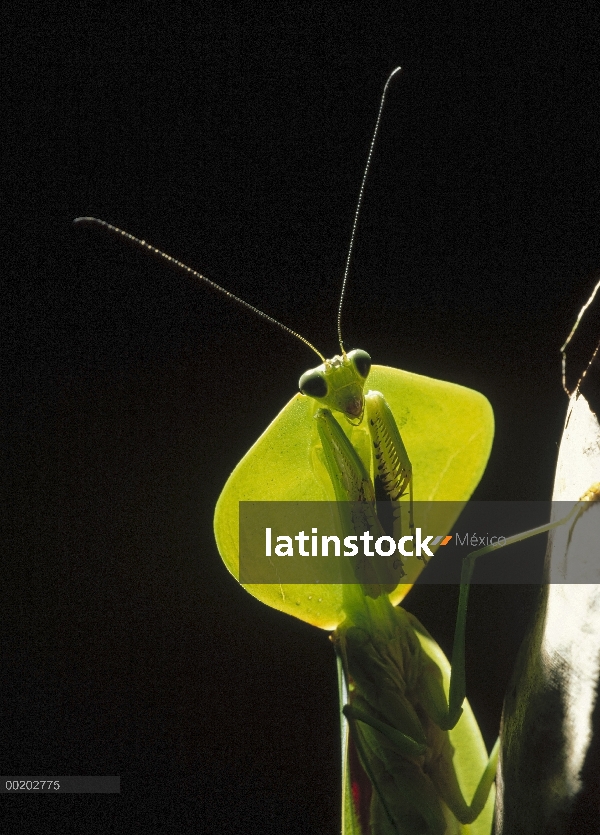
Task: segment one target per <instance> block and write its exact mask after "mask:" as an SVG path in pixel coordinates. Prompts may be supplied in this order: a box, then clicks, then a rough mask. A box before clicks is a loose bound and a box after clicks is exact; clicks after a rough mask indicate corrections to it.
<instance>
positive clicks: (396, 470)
mask: <svg viewBox="0 0 600 835" xmlns="http://www.w3.org/2000/svg"><path fill="white" fill-rule="evenodd" d="M365 404H366V409H367V421H368V427H369V432H370V435H371V441H372V443H373V455H374V467H373V469H374V471H375V493H376V495H377V499H378V500H380V499H389V500H390V501H391V502H392V504H393V506H394V537H395V538H396V539H397V538H399V537H400V536H401V530H400V507H399V504H398V503H399V501H400V499H401V498H402V496H405V495H406V493H407V491H408V493H409V507H408V518H409V529H410V533H411V534H412V533H413V530H414V520H413V474H412V464H411V463H410V458H409V457H408V453H407V451H406V447H405V446H404V442H403V440H402V436H401V435H400V431H399V430H398V426H397V425H396V421H395V420H394V416H393V415H392V411H391V409H390V407H389V406H388V404H387V402H386V399H385V397H384V396H383V394H381V392H379V391H369V392H367V394H366V395H365ZM419 559H422V560H423V561H424V562H426V560H425V557H419Z"/></svg>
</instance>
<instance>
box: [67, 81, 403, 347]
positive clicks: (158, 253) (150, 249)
mask: <svg viewBox="0 0 600 835" xmlns="http://www.w3.org/2000/svg"><path fill="white" fill-rule="evenodd" d="M400 70H401V67H396V69H395V70H393V71H392V72H391V73H390V75H389V76H388V79H387V81H386V82H385V86H384V88H383V93H382V95H381V101H380V103H379V111H378V113H377V120H376V122H375V130H374V131H373V137H372V139H371V144H370V146H369V154H368V156H367V164H366V166H365V171H364V174H363V178H362V182H361V185H360V191H359V193H358V202H357V204H356V211H355V213H354V222H353V224H352V234H351V235H350V246H349V247H348V256H347V258H346V267H345V269H344V278H343V281H342V291H341V294H340V304H339V307H338V315H337V330H338V339H339V343H340V350H341V352H342V355H343V356H344V357H345V356H346V351H345V350H344V343H343V342H342V304H343V302H344V295H345V293H346V285H347V283H348V271H349V269H350V259H351V258H352V251H353V249H354V239H355V237H356V229H357V226H358V216H359V214H360V209H361V206H362V201H363V196H364V192H365V183H366V181H367V175H368V173H369V168H370V166H371V158H372V156H373V149H374V147H375V140H376V139H377V134H378V132H379V124H380V122H381V114H382V112H383V105H384V103H385V97H386V94H387V91H388V87H389V86H390V82H391V80H392V78H393V77H394V76H395V75H396V73H398V72H400ZM73 225H74V226H84V227H85V226H88V227H92V228H94V229H99V230H101V231H103V232H108V233H109V235H113V236H115V237H117V238H121V239H123V240H124V241H127V243H130V244H132V245H133V246H134V247H137V248H138V249H141V250H142V251H144V252H146V253H148V254H150V255H153V256H154V257H155V258H158V260H159V261H163V262H164V263H166V264H168V265H169V266H170V267H172V268H174V269H176V270H177V271H178V272H182V273H184V274H185V275H188V276H190V277H191V278H195V279H197V280H198V281H203V282H205V283H206V284H208V285H209V287H212V288H213V290H218V291H219V292H220V293H223V294H224V295H225V296H227V297H228V298H229V299H231V300H232V301H234V302H237V303H238V304H240V305H241V306H242V307H245V308H247V309H248V310H251V311H252V312H253V313H256V314H257V316H260V317H261V318H262V319H266V320H267V322H272V323H273V324H274V325H277V326H278V327H280V328H281V329H282V330H284V331H286V332H287V333H289V334H291V335H292V336H295V337H296V339H299V340H300V342H303V343H304V344H305V345H307V346H308V347H309V348H310V349H311V351H314V352H315V354H316V355H317V356H318V357H319V359H320V360H321V362H325V361H326V360H325V357H324V356H323V354H322V353H321V352H320V351H317V349H316V348H315V346H314V345H313V344H312V343H310V342H309V341H308V339H305V338H304V337H303V336H302V335H301V334H299V333H297V332H296V331H294V330H292V329H291V328H288V326H287V325H284V324H283V323H282V322H279V321H278V320H277V319H275V318H274V317H273V316H269V314H268V313H264V312H263V311H262V310H259V308H258V307H254V305H253V304H250V303H249V302H247V301H244V299H241V298H240V297H239V296H236V295H235V294H234V293H231V292H230V291H229V290H226V289H225V288H224V287H221V285H220V284H217V283H216V282H215V281H211V279H210V278H207V277H206V276H205V275H202V274H201V273H199V272H197V270H193V269H192V268H191V267H188V266H187V265H186V264H184V263H183V262H182V261H178V260H177V259H176V258H173V256H171V255H167V253H166V252H163V251H162V250H160V249H157V248H156V247H154V246H152V244H149V243H148V242H147V241H144V240H142V239H141V238H136V237H135V235H132V234H131V233H130V232H125V230H124V229H119V227H118V226H113V224H112V223H107V222H106V221H105V220H99V219H98V218H96V217H78V218H75V220H74V221H73Z"/></svg>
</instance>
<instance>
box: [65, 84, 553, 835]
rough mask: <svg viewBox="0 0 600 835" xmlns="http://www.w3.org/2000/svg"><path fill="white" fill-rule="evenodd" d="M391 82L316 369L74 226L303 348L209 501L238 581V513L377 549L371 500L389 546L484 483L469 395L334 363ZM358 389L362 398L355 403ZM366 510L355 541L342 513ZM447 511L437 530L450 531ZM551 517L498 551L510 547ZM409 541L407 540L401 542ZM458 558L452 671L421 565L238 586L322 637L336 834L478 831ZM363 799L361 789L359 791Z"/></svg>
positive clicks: (480, 753) (487, 826)
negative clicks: (328, 509) (338, 775)
mask: <svg viewBox="0 0 600 835" xmlns="http://www.w3.org/2000/svg"><path fill="white" fill-rule="evenodd" d="M398 71H399V68H396V69H395V70H394V71H393V72H392V74H391V75H390V76H389V78H388V80H387V82H386V85H385V88H384V92H383V95H382V98H381V102H380V106H379V112H378V115H377V120H376V124H375V130H374V133H373V137H372V141H371V145H370V149H369V154H368V159H367V164H366V167H365V171H364V175H363V180H362V184H361V188H360V193H359V199H358V204H357V208H356V213H355V217H354V224H353V229H352V235H351V240H350V247H349V251H348V256H347V260H346V268H345V272H344V278H343V283H342V291H341V294H340V303H339V310H338V322H337V326H338V338H339V345H340V354H339V355H338V356H335V357H333V358H331V359H326V358H325V357H324V356H323V355H322V354H321V353H320V352H319V351H318V350H317V349H316V348H315V347H314V346H313V345H312V344H311V343H310V342H308V340H306V339H305V338H304V337H303V336H301V335H300V334H298V333H297V332H295V331H293V330H291V329H290V328H288V327H287V326H285V325H283V324H281V323H280V322H278V321H277V320H275V319H273V318H272V317H271V316H269V315H268V314H266V313H264V312H262V311H260V310H258V309H257V308H255V307H254V306H253V305H251V304H249V303H248V302H246V301H244V300H243V299H240V298H238V297H237V296H234V295H233V294H232V293H230V292H228V291H227V290H225V289H224V288H222V287H221V286H220V285H217V284H215V283H214V282H212V281H210V280H209V279H207V278H206V277H205V276H203V275H201V274H199V273H197V272H196V271H194V270H192V269H191V268H189V267H187V266H186V265H184V264H182V263H181V262H179V261H176V260H175V259H174V258H172V257H171V256H169V255H166V254H165V253H163V252H161V251H159V250H157V249H155V248H154V247H152V246H151V245H150V244H148V243H147V242H145V241H143V240H140V239H138V238H135V237H134V236H132V235H130V234H129V233H128V232H125V231H123V230H121V229H118V228H117V227H115V226H112V225H111V224H108V223H106V222H105V221H101V220H97V219H95V218H78V219H77V220H76V221H75V223H76V224H77V225H79V226H92V227H96V228H100V229H102V230H104V231H106V232H109V233H111V234H113V235H117V236H119V237H120V238H122V239H125V240H127V241H128V242H129V243H131V244H133V245H134V246H137V247H139V248H141V249H143V250H144V251H146V252H149V253H150V254H153V255H155V256H157V257H159V258H160V259H162V260H163V261H166V262H167V263H168V264H170V265H171V266H173V267H175V268H177V269H179V270H181V271H183V272H185V273H186V274H188V275H189V276H191V277H193V278H195V279H198V280H201V281H203V282H205V283H207V284H209V285H210V286H211V287H213V288H214V289H216V290H219V291H220V292H222V293H225V294H226V295H227V296H228V297H229V298H231V299H232V300H234V301H236V302H237V303H239V304H241V305H242V306H244V307H246V308H247V309H249V310H251V311H252V312H253V313H254V314H256V315H258V316H260V317H262V318H263V319H265V320H267V321H270V322H272V323H274V324H276V325H278V326H279V327H281V328H283V329H284V330H285V331H287V332H288V333H290V334H291V335H292V336H294V337H295V338H297V339H299V340H300V341H301V342H303V343H304V344H305V345H306V346H307V347H309V348H310V349H311V350H313V351H314V352H315V353H316V354H317V355H318V357H319V359H320V364H319V365H318V366H317V367H315V368H312V369H310V370H309V371H307V372H306V373H305V374H303V375H302V377H301V378H300V383H299V388H300V392H299V393H298V394H296V395H295V397H293V398H292V399H291V400H290V402H289V403H288V404H287V405H286V406H285V407H284V409H283V410H282V411H281V412H280V413H279V414H278V415H277V417H276V418H275V419H274V420H273V422H272V423H271V424H270V426H269V427H268V428H267V429H266V430H265V432H264V433H263V434H262V436H261V437H260V438H259V439H258V440H257V441H256V443H255V444H254V445H253V446H252V448H251V449H250V450H249V451H248V453H247V454H246V455H245V456H244V458H243V459H242V460H241V461H240V463H239V464H238V465H237V467H236V468H235V469H234V471H233V472H232V474H231V476H230V477H229V479H228V481H227V483H226V485H225V487H224V488H223V491H222V493H221V495H220V497H219V500H218V502H217V506H216V510H215V519H214V531H215V537H216V541H217V546H218V549H219V552H220V554H221V557H222V559H223V561H224V562H225V565H226V566H227V568H228V569H229V571H230V572H231V573H232V574H233V576H234V577H236V579H238V580H239V577H240V569H239V559H240V553H239V503H240V502H242V501H277V502H312V501H316V502H322V501H330V502H331V501H333V502H336V503H337V505H338V506H339V508H340V518H341V520H342V522H341V524H342V528H343V530H344V533H351V534H358V533H362V532H364V531H365V530H366V531H368V532H369V533H370V534H372V536H373V537H374V538H378V537H380V536H383V535H385V533H386V531H387V529H386V528H384V526H383V524H382V522H381V521H380V519H379V517H378V514H377V510H376V502H377V501H378V500H379V501H380V500H382V499H385V500H386V501H388V502H389V503H390V504H391V507H392V508H393V523H392V528H391V531H390V533H391V534H392V537H393V538H394V539H395V540H397V539H398V538H399V536H400V535H401V533H402V532H403V531H401V518H402V513H401V512H400V511H401V510H406V509H408V519H409V531H410V532H411V534H412V532H413V530H414V519H413V513H412V509H413V503H416V502H419V503H428V502H429V503H430V502H434V501H446V502H453V503H454V504H453V507H454V508H459V509H460V505H461V503H462V504H464V503H465V502H466V501H467V500H468V499H469V497H470V496H471V494H472V492H473V490H474V488H475V486H476V485H477V483H478V481H479V479H480V478H481V475H482V473H483V471H484V469H485V466H486V463H487V460H488V456H489V453H490V449H491V444H492V439H493V434H494V420H493V413H492V409H491V406H490V404H489V403H488V401H487V400H486V398H485V397H484V396H483V395H481V394H479V393H478V392H475V391H472V390H470V389H466V388H464V387H462V386H458V385H455V384H452V383H448V382H444V381H440V380H434V379H431V378H428V377H423V376H419V375H416V374H411V373H409V372H406V371H401V370H398V369H394V368H388V367H382V366H377V365H372V364H371V358H370V356H369V355H368V354H367V352H366V351H364V350H362V349H355V350H352V351H348V352H346V350H345V348H344V343H343V340H342V332H341V312H342V303H343V300H344V294H345V290H346V286H347V279H348V270H349V264H350V259H351V255H352V249H353V243H354V237H355V232H356V229H357V222H358V216H359V211H360V207H361V202H362V197H363V194H364V188H365V182H366V178H367V174H368V171H369V165H370V162H371V158H372V153H373V148H374V145H375V140H376V137H377V133H378V129H379V125H380V120H381V114H382V110H383V106H384V102H385V96H386V92H387V90H388V87H389V84H390V82H391V80H392V78H393V77H394V76H395V75H396V74H397V73H398ZM367 383H368V386H369V388H368V389H367V390H366V391H365V388H366V385H367ZM355 504H359V505H360V506H362V507H364V508H365V514H364V516H363V517H362V519H363V521H362V522H361V524H362V527H361V528H360V529H359V528H357V526H356V523H355V522H354V521H353V519H352V518H351V517H350V516H348V514H347V513H345V512H344V508H346V507H347V506H349V505H355ZM457 514H458V510H454V511H453V515H452V516H448V517H447V518H445V519H444V524H445V525H446V526H447V527H448V528H450V527H451V526H452V524H453V522H454V521H455V519H456V516H457ZM565 521H566V520H565V519H561V520H560V521H558V522H554V523H552V524H551V525H544V526H542V527H540V528H536V529H534V530H532V531H528V532H526V533H525V534H519V535H517V536H515V537H511V538H509V539H507V540H506V541H505V542H504V543H503V545H508V544H511V543H512V542H516V541H520V540H521V539H524V538H527V537H529V536H533V535H535V534H537V533H542V532H544V531H547V530H549V529H550V528H551V527H556V526H558V525H560V524H563V523H564V522H565ZM409 536H410V534H409ZM498 547H503V546H500V545H492V546H488V547H486V548H482V549H480V550H479V551H476V552H473V553H472V554H470V555H468V557H466V558H465V561H464V564H463V571H462V575H461V591H460V602H459V608H458V615H457V621H456V630H455V640H454V649H453V654H452V666H451V667H450V665H449V663H448V661H447V659H446V657H445V656H444V654H443V652H442V651H441V649H440V648H439V647H438V646H437V644H436V643H435V641H434V640H433V638H432V637H431V636H430V635H429V633H428V632H427V631H426V630H425V628H424V627H423V626H422V625H421V624H420V623H419V621H418V620H417V619H416V618H415V617H414V616H413V615H411V614H410V613H408V612H407V611H405V610H404V609H403V608H402V607H401V606H399V605H398V604H399V603H400V602H401V601H402V600H403V598H404V597H405V596H406V594H407V593H408V591H409V590H410V588H411V586H412V584H413V583H414V582H415V580H416V579H417V577H418V575H419V573H420V572H421V570H422V568H423V566H424V560H422V559H421V560H420V559H418V557H416V556H413V557H409V558H408V559H407V560H406V563H405V564H404V563H403V564H402V565H401V567H400V568H401V570H400V572H399V574H398V577H397V581H396V582H393V583H390V582H389V578H385V579H382V580H381V581H380V582H379V581H378V578H377V576H375V578H374V581H373V582H370V583H361V582H359V581H358V580H357V582H356V583H350V584H341V583H335V584H334V583H331V584H319V585H315V584H312V583H304V584H301V583H296V584H289V583H288V584H285V583H268V584H260V583H258V584H253V583H248V584H245V587H246V588H247V590H248V591H249V592H250V593H251V594H253V595H254V596H255V597H257V598H258V599H260V600H261V601H263V602H264V603H266V604H267V605H269V606H272V607H274V608H276V609H278V610H280V611H282V612H286V613H287V614H291V615H293V616H295V617H298V618H300V619H302V620H304V621H306V622H308V623H311V624H313V625H314V626H318V627H320V628H322V629H326V630H333V635H332V640H333V644H334V647H335V650H336V655H337V659H338V674H339V685H340V700H341V706H342V714H343V718H342V728H343V732H342V763H343V806H342V832H343V835H362V833H366V832H370V833H372V835H388V833H389V835H454V834H455V833H456V834H457V835H458V833H467V832H469V833H473V835H484V833H489V832H490V831H491V825H492V816H493V782H494V778H495V772H496V763H497V758H498V750H499V744H498V742H497V743H496V745H495V746H494V749H493V751H492V753H491V755H489V756H488V754H487V751H486V749H485V746H484V743H483V740H482V738H481V734H480V732H479V729H478V726H477V723H476V721H475V719H474V717H473V714H472V711H471V709H470V707H469V705H468V702H467V701H466V700H465V690H466V684H465V671H464V667H465V663H464V641H465V623H466V613H467V601H468V591H469V582H470V579H471V575H472V572H473V567H474V563H475V561H476V559H477V557H478V556H481V555H482V554H484V553H489V552H490V551H493V550H496V549H497V548H498ZM365 787H366V788H365Z"/></svg>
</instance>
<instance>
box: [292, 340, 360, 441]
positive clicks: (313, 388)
mask: <svg viewBox="0 0 600 835" xmlns="http://www.w3.org/2000/svg"><path fill="white" fill-rule="evenodd" d="M370 370H371V357H370V356H369V355H368V354H367V352H366V351H361V350H360V348H356V349H355V350H354V351H350V352H349V353H348V354H346V353H345V352H344V354H343V356H341V357H339V356H337V357H333V358H332V359H330V360H325V362H324V363H322V364H321V365H318V366H317V367H316V368H310V369H309V370H308V371H305V372H304V374H303V375H302V376H301V377H300V381H299V383H298V387H299V389H300V391H301V392H302V394H306V395H307V396H308V397H312V398H313V399H314V400H316V401H317V402H318V403H319V404H320V405H321V406H323V408H326V409H333V410H334V411H336V412H341V413H342V414H343V415H344V416H345V418H346V420H348V422H349V423H351V424H353V425H354V426H357V425H358V424H359V423H360V422H361V421H362V418H363V413H364V410H365V398H364V394H363V389H364V387H365V382H366V379H367V377H368V376H369V371H370Z"/></svg>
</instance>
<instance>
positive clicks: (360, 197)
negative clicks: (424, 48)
mask: <svg viewBox="0 0 600 835" xmlns="http://www.w3.org/2000/svg"><path fill="white" fill-rule="evenodd" d="M401 69H402V67H396V69H395V70H392V72H391V73H390V74H389V76H388V80H387V81H386V82H385V87H384V88H383V93H382V94H381V101H380V102H379V111H378V113H377V120H376V122H375V130H374V131H373V137H372V139H371V145H370V146H369V153H368V156H367V164H366V165H365V171H364V174H363V178H362V182H361V184H360V191H359V192H358V202H357V204H356V211H355V212H354V223H353V224H352V233H351V235H350V246H349V247H348V256H347V258H346V267H345V269H344V279H343V281H342V292H341V294H340V306H339V307H338V315H337V330H338V340H339V343H340V350H341V352H342V356H346V351H345V350H344V343H343V341H342V305H343V303H344V295H345V294H346V284H347V283H348V271H349V269H350V259H351V258H352V250H353V249H354V238H355V236H356V228H357V226H358V216H359V214H360V208H361V206H362V201H363V196H364V193H365V183H366V182H367V174H368V173H369V168H370V167H371V158H372V156H373V148H374V147H375V140H376V139H377V134H378V132H379V123H380V122H381V114H382V112H383V105H384V104H385V97H386V95H387V91H388V87H389V86H390V82H391V80H392V78H393V77H394V76H395V75H396V73H399V72H400V71H401Z"/></svg>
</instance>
